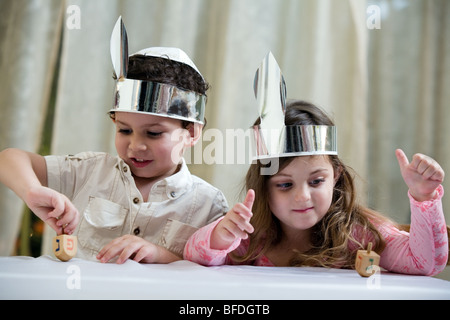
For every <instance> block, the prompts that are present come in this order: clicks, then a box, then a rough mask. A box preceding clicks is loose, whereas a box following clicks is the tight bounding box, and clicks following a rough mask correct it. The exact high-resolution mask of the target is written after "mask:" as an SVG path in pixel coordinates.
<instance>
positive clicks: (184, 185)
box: [117, 157, 193, 199]
mask: <svg viewBox="0 0 450 320" xmlns="http://www.w3.org/2000/svg"><path fill="white" fill-rule="evenodd" d="M118 158H119V161H118V163H117V168H118V169H119V170H121V171H122V172H123V173H125V175H126V176H129V177H130V178H131V179H132V175H131V170H130V167H129V166H128V165H127V164H126V163H125V161H123V160H122V159H121V158H120V157H118ZM192 184H193V180H192V176H191V173H190V171H189V168H188V166H187V164H186V161H185V159H184V158H182V161H181V163H180V165H179V169H178V171H177V172H176V173H174V174H173V175H171V176H169V177H167V178H164V179H162V180H159V181H157V182H156V183H155V184H154V185H153V186H152V189H151V190H150V195H149V199H151V197H152V193H153V192H157V190H158V193H165V194H166V195H167V198H168V199H177V198H178V197H180V196H181V195H182V194H184V193H185V192H186V191H187V190H189V189H190V188H191V186H192ZM161 188H163V189H165V190H161Z"/></svg>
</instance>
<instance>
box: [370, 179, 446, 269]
mask: <svg viewBox="0 0 450 320" xmlns="http://www.w3.org/2000/svg"><path fill="white" fill-rule="evenodd" d="M437 191H438V196H437V197H436V199H433V200H430V201H424V202H418V201H416V200H415V199H414V198H413V197H412V196H411V195H410V194H409V193H408V196H409V198H410V203H411V228H410V231H409V233H408V232H404V231H400V230H398V229H397V228H395V227H393V226H388V225H383V226H378V227H379V231H380V233H381V234H382V235H383V237H384V238H385V241H386V248H385V249H384V251H383V252H382V253H381V257H380V266H381V267H382V268H384V269H386V270H389V271H393V272H399V273H406V274H418V275H427V276H432V275H436V274H438V273H439V272H441V271H442V270H443V269H444V268H445V266H446V263H447V258H448V237H447V226H446V223H445V218H444V212H443V209H442V201H441V199H442V196H443V195H444V188H443V187H442V186H439V187H438V189H437Z"/></svg>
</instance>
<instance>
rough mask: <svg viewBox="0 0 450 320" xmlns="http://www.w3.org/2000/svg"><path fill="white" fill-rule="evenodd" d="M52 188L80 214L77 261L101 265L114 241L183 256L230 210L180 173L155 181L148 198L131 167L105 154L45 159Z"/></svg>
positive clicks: (207, 187)
mask: <svg viewBox="0 0 450 320" xmlns="http://www.w3.org/2000/svg"><path fill="white" fill-rule="evenodd" d="M45 159H46V162H47V175H48V186H49V187H50V188H52V189H54V190H56V191H58V192H60V193H62V194H65V195H66V196H67V197H68V198H69V199H70V200H71V201H72V202H73V204H74V205H75V206H76V208H77V209H78V211H79V212H80V222H79V224H78V226H77V228H76V230H75V232H74V235H76V236H77V237H78V252H77V257H78V258H83V259H89V260H96V258H95V256H96V255H97V253H98V252H99V251H100V250H101V249H102V248H103V246H105V245H106V244H108V243H109V242H110V241H112V240H114V239H116V238H118V237H120V236H123V235H126V234H134V235H136V236H138V237H142V238H144V239H145V240H147V241H150V242H152V243H155V244H158V245H160V246H162V247H165V248H166V249H168V250H169V251H171V252H173V253H174V254H176V255H178V256H182V255H183V249H184V246H185V244H186V242H187V240H188V239H189V237H190V236H191V235H192V234H193V233H194V232H195V231H196V230H197V229H198V228H200V227H202V226H204V225H207V224H209V223H211V222H212V221H215V220H216V219H218V218H219V217H221V216H222V215H223V214H225V213H226V212H227V211H228V204H227V201H226V199H225V197H224V195H223V194H222V192H221V191H220V190H218V189H217V188H215V187H213V186H212V185H210V184H208V183H207V182H205V181H204V180H202V179H200V178H198V177H196V176H194V175H191V173H190V172H189V169H188V167H187V166H186V163H185V161H184V160H183V162H182V164H181V168H180V170H179V171H178V172H177V173H175V174H173V175H172V176H170V177H167V178H165V179H162V180H160V181H158V182H156V183H155V184H154V185H153V187H152V189H151V191H150V195H149V197H148V202H144V201H143V198H142V196H141V194H140V192H139V190H138V188H137V187H136V185H135V182H134V179H133V176H132V174H131V170H130V168H129V166H128V165H127V164H126V163H125V162H124V161H123V160H122V159H120V158H119V157H115V156H111V155H109V154H106V153H96V152H83V153H80V154H77V155H75V156H46V157H45Z"/></svg>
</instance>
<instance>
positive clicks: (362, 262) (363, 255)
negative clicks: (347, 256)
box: [355, 242, 380, 277]
mask: <svg viewBox="0 0 450 320" xmlns="http://www.w3.org/2000/svg"><path fill="white" fill-rule="evenodd" d="M379 264H380V256H379V255H378V254H377V253H376V252H375V251H372V242H369V244H368V245H367V250H358V252H357V253H356V262H355V269H356V271H358V273H359V275H360V276H362V277H370V276H371V275H373V274H374V273H375V272H376V271H377V270H378V268H377V267H378V265H379ZM375 266H376V267H375Z"/></svg>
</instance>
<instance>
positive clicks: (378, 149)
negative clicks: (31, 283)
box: [0, 0, 450, 254]
mask: <svg viewBox="0 0 450 320" xmlns="http://www.w3.org/2000/svg"><path fill="white" fill-rule="evenodd" d="M71 5H72V6H75V7H71V8H70V9H73V8H75V9H77V8H78V9H79V16H78V17H79V20H78V21H77V20H73V19H74V18H76V17H77V16H76V11H70V10H68V9H69V6H71ZM1 6H2V8H1V9H2V10H1V12H0V15H2V19H1V20H0V24H1V25H2V26H3V28H1V30H0V44H1V53H2V57H1V60H0V63H1V64H0V66H1V71H2V72H3V74H5V71H8V72H7V73H8V74H11V73H12V71H11V69H12V68H14V67H15V68H21V70H23V69H25V68H27V67H29V68H30V69H25V70H28V72H31V71H30V70H33V71H34V70H35V68H36V67H30V65H31V62H30V61H29V59H28V55H26V54H25V53H24V52H26V50H27V49H28V50H32V52H33V55H32V56H33V59H38V57H41V58H40V59H41V60H39V61H36V62H35V63H36V65H39V68H40V69H39V70H41V72H33V76H32V77H30V76H29V75H28V73H27V72H26V71H25V70H24V71H25V72H18V73H17V72H16V74H15V75H14V77H12V76H11V77H12V78H11V77H9V78H7V79H6V78H5V77H2V78H1V80H0V81H2V86H1V87H0V90H2V91H1V92H2V93H1V96H0V99H1V100H0V101H1V105H0V108H1V110H2V111H3V114H5V113H6V114H7V115H8V116H7V117H9V118H7V119H5V118H4V117H2V119H1V120H0V121H1V128H0V130H1V131H0V132H1V135H0V137H1V147H2V148H4V147H7V146H14V147H21V148H25V149H28V150H31V151H33V150H35V149H36V144H37V143H38V141H35V140H38V139H37V138H39V133H40V132H41V126H42V115H43V113H44V109H45V103H44V102H45V99H44V97H45V96H46V94H45V92H47V90H48V86H49V81H50V80H48V79H47V76H49V75H52V74H53V70H52V66H53V65H54V63H55V59H54V55H53V54H50V53H53V52H55V50H57V47H58V40H59V39H60V38H59V34H58V33H59V31H62V32H63V41H62V48H61V65H60V69H59V72H60V73H59V79H58V89H57V101H56V115H55V118H54V128H53V130H54V131H53V144H52V153H54V154H66V153H71V154H73V153H76V152H79V151H86V150H95V151H107V152H111V153H115V150H114V142H113V126H112V124H111V122H110V120H109V118H108V117H107V115H106V112H107V111H108V109H109V108H110V105H111V102H112V88H113V80H112V79H111V75H112V67H111V62H110V57H109V38H110V35H111V30H112V27H113V25H114V23H115V21H116V19H117V17H118V16H119V15H122V17H123V19H124V22H125V24H126V28H127V31H128V37H129V39H128V40H129V49H130V53H134V52H136V51H138V50H139V49H142V48H145V47H149V46H175V47H180V48H182V49H183V50H185V51H186V52H187V53H188V55H189V56H190V57H191V58H192V59H193V60H194V61H195V63H196V64H197V66H198V68H199V69H200V71H201V72H202V73H203V75H204V76H205V77H206V79H207V80H208V81H209V82H210V84H211V90H210V92H209V98H208V105H207V112H206V117H207V119H208V126H207V128H206V129H205V136H204V139H203V141H202V142H201V143H200V144H199V145H198V146H197V147H196V148H194V150H192V152H191V153H190V154H188V155H187V156H189V157H190V158H191V160H192V159H193V160H194V161H192V164H191V165H190V167H191V171H192V172H193V173H194V174H196V175H198V176H200V177H202V178H203V179H205V180H207V181H209V182H210V183H212V184H214V185H216V186H217V187H218V188H220V189H222V190H223V191H224V193H225V195H226V196H227V198H228V200H229V202H230V204H233V203H234V202H235V201H237V200H238V199H240V193H239V191H240V188H241V186H242V180H243V177H244V175H245V172H246V170H247V168H248V164H249V163H248V157H247V158H246V163H244V164H237V163H236V162H237V161H238V159H237V155H236V156H235V161H234V163H229V162H227V161H228V160H229V159H228V160H227V159H226V155H221V154H220V150H214V151H211V150H212V149H213V148H212V147H211V145H212V144H214V143H216V142H217V143H218V142H220V141H217V140H216V139H220V137H218V135H217V132H220V133H222V138H223V139H224V140H225V141H223V142H224V144H226V143H231V142H232V141H231V139H232V138H234V139H236V140H237V138H235V137H233V136H229V135H227V134H226V132H227V130H228V132H231V133H235V132H236V130H235V129H244V130H246V129H247V128H248V127H249V126H250V125H251V124H252V123H253V121H254V119H255V118H256V116H257V113H256V109H255V98H254V95H253V89H252V83H253V76H254V73H255V71H256V69H257V68H258V66H259V64H260V62H261V60H262V59H263V58H264V56H265V55H266V54H267V52H269V51H272V53H273V54H274V56H275V57H276V59H277V61H278V63H279V65H280V67H281V69H282V71H283V74H284V77H285V80H286V83H287V90H288V97H289V98H301V99H306V100H310V101H312V102H314V103H316V104H318V105H320V106H322V107H323V108H325V109H326V110H327V111H328V112H329V113H330V114H331V115H332V116H333V117H334V119H335V121H336V123H337V126H338V130H339V152H340V155H341V157H342V159H343V160H344V161H345V162H346V163H347V164H349V165H350V166H352V167H353V168H354V169H355V170H356V172H357V173H358V174H359V176H360V178H361V179H360V181H359V182H358V186H359V191H360V193H359V194H360V198H361V199H362V201H364V202H367V203H368V204H370V205H371V206H372V207H374V208H377V209H379V210H381V211H383V212H385V213H386V214H388V215H390V216H392V217H393V218H394V219H396V220H397V221H398V222H401V223H407V222H409V209H408V200H407V197H406V191H407V190H406V186H405V185H404V183H403V181H402V178H401V175H400V172H399V169H398V165H397V163H396V159H395V155H394V151H395V148H398V147H401V148H403V149H404V150H405V152H406V153H407V154H408V156H410V157H411V156H412V154H413V153H415V152H422V153H426V154H428V155H430V156H432V157H434V158H436V159H437V160H438V161H439V162H440V163H441V164H442V166H443V167H444V169H447V171H449V170H450V157H449V152H450V140H449V137H450V134H449V133H450V132H449V130H450V129H449V128H448V126H447V125H446V123H448V122H449V120H450V114H449V113H450V108H448V106H447V105H446V104H447V101H450V100H449V98H450V97H449V95H450V90H449V88H450V79H449V77H450V72H449V71H450V70H449V68H450V67H449V63H450V31H449V29H450V21H449V17H450V4H449V3H448V1H446V0H416V1H406V0H378V1H375V0H372V1H365V0H89V1H88V0H76V1H70V2H68V1H67V2H60V1H53V2H52V1H48V0H46V1H30V0H28V1H24V3H22V4H20V1H10V0H3V2H1ZM37 6H39V7H37ZM370 6H374V7H370ZM370 8H372V9H373V8H375V9H377V8H378V9H379V15H378V16H377V14H376V11H371V10H368V9H370ZM61 10H62V11H61ZM74 12H75V13H74ZM374 12H375V13H374ZM13 16H14V17H15V16H24V18H23V19H22V20H20V19H17V18H13ZM43 17H46V19H47V20H42V19H43ZM60 20H62V23H59V24H58V21H60ZM77 22H78V25H77ZM5 28H6V30H8V29H9V30H10V31H9V32H10V33H13V34H14V35H9V36H8V33H5V31H4V30H5ZM26 28H30V29H31V31H29V32H27V29H26ZM17 41H19V42H20V43H22V47H19V46H17V45H16V44H15V43H16V42H17ZM35 42H36V43H37V44H39V46H37V45H36V46H35V47H33V48H32V49H31V48H30V47H28V44H30V43H35ZM25 44H26V45H25ZM12 58H14V59H13V61H12V62H9V61H11V59H12ZM5 59H9V60H8V62H6V61H5ZM25 74H26V76H25ZM19 85H21V87H25V88H27V90H31V88H32V89H33V90H35V91H34V92H36V93H33V94H31V93H30V92H29V91H27V90H21V91H18V90H14V88H18V87H19ZM42 92H44V94H42ZM41 95H43V97H42V98H41ZM26 97H30V98H29V99H32V100H33V101H30V100H26ZM19 106H20V108H19ZM25 107H27V109H26V112H25V109H24V108H25ZM26 117H29V119H33V121H31V122H30V121H26V120H27V119H28V118H26ZM25 122H26V123H27V124H25ZM20 126H22V127H26V128H27V130H26V131H24V130H23V129H18V128H21V127H20ZM11 128H14V130H11ZM214 130H216V131H214ZM24 132H26V136H24V135H25V134H24ZM235 144H236V145H237V144H238V143H237V142H236V141H235ZM235 151H237V150H236V149H235ZM198 154H200V158H201V159H202V160H204V157H205V156H208V155H210V154H215V155H216V156H217V157H216V159H215V160H216V161H215V162H212V163H206V162H205V161H202V163H200V164H199V163H197V161H195V159H197V160H198V157H197V158H195V157H193V155H198ZM219 156H221V157H219ZM194 158H195V159H194ZM448 181H449V179H447V180H446V181H445V184H444V188H446V189H448V188H449V187H450V185H449V182H448ZM0 196H1V197H2V198H1V199H2V201H1V203H0V205H1V206H2V207H1V208H0V210H1V211H0V213H1V215H0V217H1V218H0V219H1V224H0V225H1V227H0V228H8V229H9V230H12V229H15V230H17V227H18V222H17V221H18V220H17V219H18V218H17V217H18V216H20V205H16V206H15V207H14V209H13V208H11V207H9V208H8V207H6V205H8V206H11V205H12V203H13V202H15V201H14V200H13V196H12V195H11V194H10V193H8V191H7V190H4V189H1V193H0ZM448 199H450V198H448V197H444V208H448V207H449V206H450V203H449V200H448ZM14 221H15V222H14ZM447 221H450V215H448V214H447ZM4 226H8V227H4ZM10 226H13V228H11V227H10ZM2 230H3V229H2ZM1 236H2V238H1V239H2V240H1V244H2V248H4V250H2V251H1V252H0V253H1V254H9V253H10V248H11V247H12V243H13V238H11V237H10V235H8V237H6V236H5V237H3V232H2V234H1ZM45 252H46V251H44V253H45Z"/></svg>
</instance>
